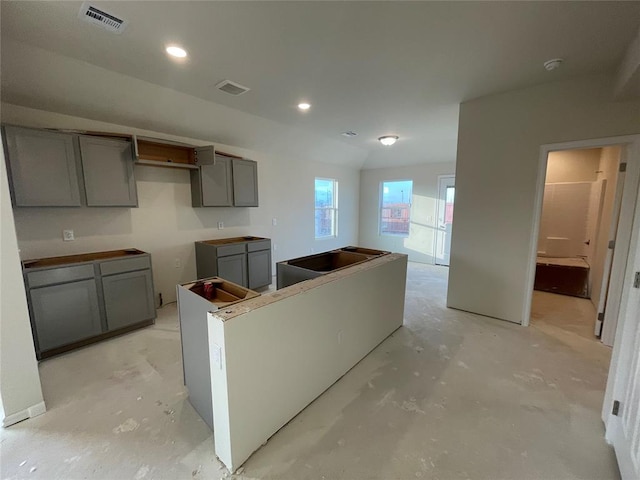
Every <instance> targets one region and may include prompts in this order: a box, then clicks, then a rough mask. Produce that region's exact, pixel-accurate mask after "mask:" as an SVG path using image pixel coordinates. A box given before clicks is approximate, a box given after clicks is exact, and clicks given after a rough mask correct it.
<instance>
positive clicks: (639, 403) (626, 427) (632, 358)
mask: <svg viewBox="0 0 640 480" xmlns="http://www.w3.org/2000/svg"><path fill="white" fill-rule="evenodd" d="M639 282H640V280H639ZM633 290H635V292H633V294H632V295H630V296H632V297H635V300H634V302H635V303H634V305H633V306H631V305H629V307H631V308H630V309H629V311H628V314H629V315H630V316H627V321H630V320H632V319H633V316H634V317H635V325H634V327H635V332H633V333H634V335H633V337H631V338H632V342H629V343H628V344H627V345H625V349H629V351H627V352H621V358H626V359H627V360H628V361H627V362H625V363H626V364H620V365H619V369H618V370H619V371H620V370H626V372H624V373H626V374H627V375H624V373H623V375H622V376H623V377H625V376H626V378H624V380H623V383H622V388H621V389H620V392H619V393H618V394H617V395H616V394H615V393H614V399H613V400H614V401H617V402H619V406H618V412H617V415H616V416H615V417H613V418H612V420H611V423H610V427H608V428H607V436H609V428H611V429H612V430H613V435H611V438H610V439H611V440H612V443H613V448H614V449H615V451H616V457H617V458H618V466H619V467H620V473H621V474H622V478H623V479H629V480H631V479H634V480H636V479H638V478H640V321H638V319H639V318H640V290H638V289H633ZM622 353H624V354H626V355H622ZM621 380H622V379H621ZM618 397H619V398H618Z"/></svg>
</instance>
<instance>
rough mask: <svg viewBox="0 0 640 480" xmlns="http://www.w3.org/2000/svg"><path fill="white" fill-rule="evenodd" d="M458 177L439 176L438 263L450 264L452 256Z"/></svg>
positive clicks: (436, 262)
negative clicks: (454, 205) (452, 230)
mask: <svg viewBox="0 0 640 480" xmlns="http://www.w3.org/2000/svg"><path fill="white" fill-rule="evenodd" d="M455 180H456V177H455V176H454V175H441V176H439V177H438V223H437V228H436V258H435V264H436V265H447V266H448V265H449V259H450V257H451V226H452V224H453V201H454V198H455V192H456V186H455Z"/></svg>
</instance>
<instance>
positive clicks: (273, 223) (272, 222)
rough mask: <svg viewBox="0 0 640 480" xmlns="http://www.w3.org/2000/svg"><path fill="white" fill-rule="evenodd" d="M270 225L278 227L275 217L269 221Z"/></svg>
mask: <svg viewBox="0 0 640 480" xmlns="http://www.w3.org/2000/svg"><path fill="white" fill-rule="evenodd" d="M271 225H273V226H274V227H275V226H276V225H278V219H277V218H275V217H273V218H272V219H271Z"/></svg>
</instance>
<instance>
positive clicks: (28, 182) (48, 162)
mask: <svg viewBox="0 0 640 480" xmlns="http://www.w3.org/2000/svg"><path fill="white" fill-rule="evenodd" d="M4 132H5V139H6V144H7V156H8V165H9V172H10V179H11V187H12V188H11V193H12V199H13V204H14V205H15V206H16V207H78V206H80V205H81V197H80V178H79V172H80V170H79V167H78V162H77V156H76V148H75V142H74V136H73V135H71V134H67V133H57V132H49V131H46V130H35V129H30V128H22V127H11V126H6V127H4Z"/></svg>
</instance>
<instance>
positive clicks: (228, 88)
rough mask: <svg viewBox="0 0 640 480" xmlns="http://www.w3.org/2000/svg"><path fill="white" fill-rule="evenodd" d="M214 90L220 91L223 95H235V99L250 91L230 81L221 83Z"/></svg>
mask: <svg viewBox="0 0 640 480" xmlns="http://www.w3.org/2000/svg"><path fill="white" fill-rule="evenodd" d="M216 88H217V89H218V90H222V91H223V92H224V93H228V94H229V95H235V96H236V97H237V96H238V95H242V94H243V93H247V92H248V91H249V90H251V89H250V88H248V87H245V86H243V85H240V84H239V83H236V82H232V81H231V80H223V81H221V82H220V83H219V84H217V85H216Z"/></svg>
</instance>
